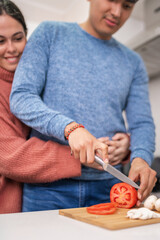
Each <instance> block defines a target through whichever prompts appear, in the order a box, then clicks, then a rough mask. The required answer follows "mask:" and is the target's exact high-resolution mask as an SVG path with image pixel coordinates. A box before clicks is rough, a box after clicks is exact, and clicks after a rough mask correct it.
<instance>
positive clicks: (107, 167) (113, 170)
mask: <svg viewBox="0 0 160 240" xmlns="http://www.w3.org/2000/svg"><path fill="white" fill-rule="evenodd" d="M95 161H96V163H98V164H100V165H101V166H102V167H103V169H104V170H105V171H107V172H109V173H110V174H112V175H113V176H114V177H116V178H118V179H119V180H121V181H122V182H125V183H128V184H129V185H131V186H132V187H134V188H137V189H139V188H140V187H139V186H138V185H137V184H136V183H135V182H133V181H132V180H131V179H130V178H128V177H127V176H126V175H124V174H123V173H121V172H120V171H119V170H117V169H116V168H115V167H113V166H112V165H110V164H109V163H105V162H104V161H103V160H102V159H101V158H100V157H98V156H96V155H95Z"/></svg>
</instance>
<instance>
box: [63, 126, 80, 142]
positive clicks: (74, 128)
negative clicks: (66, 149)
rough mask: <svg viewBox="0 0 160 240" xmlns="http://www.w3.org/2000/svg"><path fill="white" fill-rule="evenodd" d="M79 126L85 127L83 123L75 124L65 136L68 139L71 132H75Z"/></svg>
mask: <svg viewBox="0 0 160 240" xmlns="http://www.w3.org/2000/svg"><path fill="white" fill-rule="evenodd" d="M77 128H84V126H83V125H82V124H77V125H75V126H73V127H72V128H70V129H69V131H68V132H67V133H66V136H65V138H66V139H67V140H68V138H69V135H70V134H71V132H73V131H74V130H76V129H77Z"/></svg>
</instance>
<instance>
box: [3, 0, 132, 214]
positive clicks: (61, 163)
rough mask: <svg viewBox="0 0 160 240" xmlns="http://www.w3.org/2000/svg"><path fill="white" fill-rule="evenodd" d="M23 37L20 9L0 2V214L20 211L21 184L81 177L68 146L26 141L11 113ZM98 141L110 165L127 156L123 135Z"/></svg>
mask: <svg viewBox="0 0 160 240" xmlns="http://www.w3.org/2000/svg"><path fill="white" fill-rule="evenodd" d="M26 35H27V27H26V23H25V20H24V17H23V15H22V13H21V11H20V10H19V8H18V7H17V6H16V5H15V4H14V3H13V2H12V1H9V0H0V213H13V212H20V211H21V205H22V186H23V185H22V184H23V182H26V183H40V182H43V183H45V182H52V181H56V180H59V179H62V178H71V177H75V176H80V174H81V164H80V161H79V160H76V159H74V157H73V156H71V152H70V148H69V147H68V146H63V145H60V144H58V143H55V142H52V141H47V142H45V141H42V140H40V139H38V138H35V137H33V138H30V139H28V140H27V138H28V136H29V133H30V129H29V128H28V127H27V126H25V125H24V124H23V123H21V122H20V121H19V120H18V119H17V118H16V117H15V116H13V114H12V113H11V112H10V108H9V95H10V91H11V87H12V81H13V77H14V72H15V70H16V67H17V65H18V62H19V60H20V57H21V55H22V52H23V50H24V47H25V44H26ZM101 141H103V142H106V143H107V144H109V145H110V146H109V148H108V151H109V159H110V161H111V162H112V164H113V165H114V164H117V163H118V162H119V161H122V159H124V158H125V156H126V155H127V154H128V151H129V150H128V147H129V140H128V137H127V136H126V135H125V134H117V135H116V136H115V137H114V141H109V140H107V138H102V139H101ZM90 167H96V168H98V169H99V166H97V165H92V166H90Z"/></svg>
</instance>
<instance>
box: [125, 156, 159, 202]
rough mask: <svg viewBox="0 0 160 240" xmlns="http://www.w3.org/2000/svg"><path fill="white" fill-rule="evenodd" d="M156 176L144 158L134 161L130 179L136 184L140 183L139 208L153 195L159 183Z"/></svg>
mask: <svg viewBox="0 0 160 240" xmlns="http://www.w3.org/2000/svg"><path fill="white" fill-rule="evenodd" d="M156 174H157V173H156V171H154V170H153V169H151V168H150V167H149V165H148V163H146V162H145V161H144V160H143V159H142V158H135V159H134V160H133V162H132V164H131V168H130V171H129V175H128V177H129V178H131V179H132V180H133V181H135V182H137V181H140V189H138V201H137V206H139V205H140V204H141V203H142V201H143V200H144V199H145V198H146V197H147V196H148V195H149V194H150V193H151V191H152V189H153V187H154V186H155V183H156V181H157V178H156Z"/></svg>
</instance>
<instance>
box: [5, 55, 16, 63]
mask: <svg viewBox="0 0 160 240" xmlns="http://www.w3.org/2000/svg"><path fill="white" fill-rule="evenodd" d="M5 59H6V61H7V62H9V63H17V62H18V61H19V56H14V57H5Z"/></svg>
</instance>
